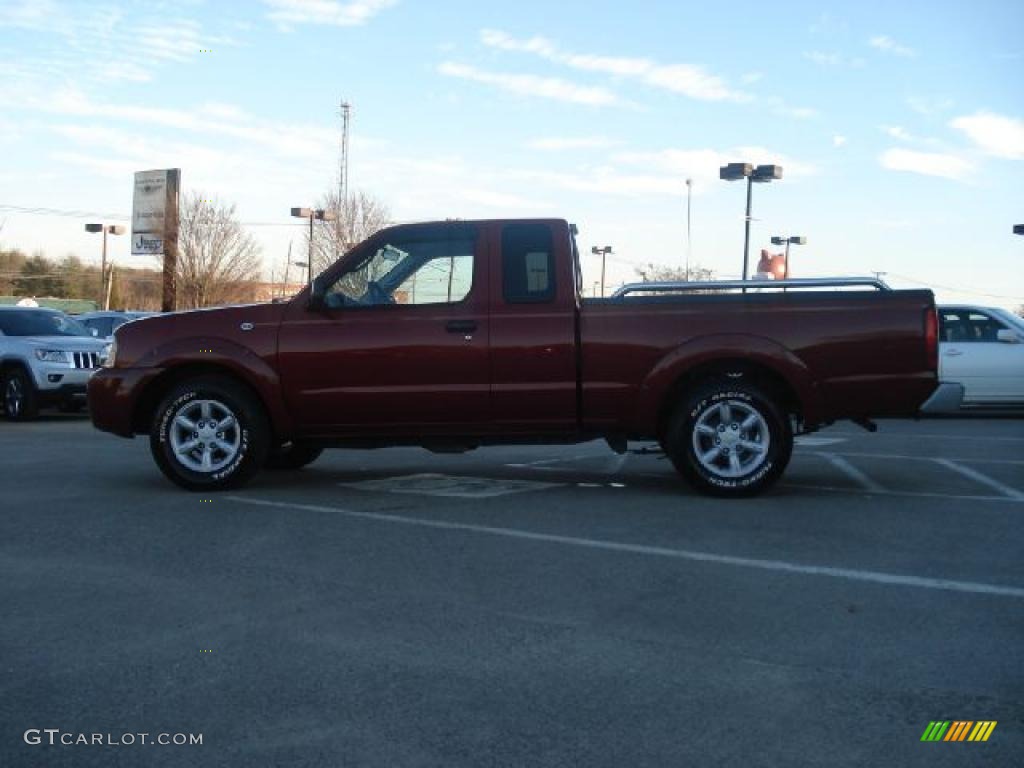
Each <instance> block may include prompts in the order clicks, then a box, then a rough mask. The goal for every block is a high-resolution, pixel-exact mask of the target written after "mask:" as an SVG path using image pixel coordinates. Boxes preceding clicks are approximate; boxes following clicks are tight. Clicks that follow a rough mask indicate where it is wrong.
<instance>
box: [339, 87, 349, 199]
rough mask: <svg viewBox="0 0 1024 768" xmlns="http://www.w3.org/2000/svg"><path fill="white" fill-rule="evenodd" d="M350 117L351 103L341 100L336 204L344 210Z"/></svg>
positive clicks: (346, 195) (346, 196)
mask: <svg viewBox="0 0 1024 768" xmlns="http://www.w3.org/2000/svg"><path fill="white" fill-rule="evenodd" d="M351 118H352V105H351V104H349V103H348V102H347V101H342V102H341V147H340V152H339V154H340V157H339V158H338V162H339V164H338V205H339V206H340V207H341V210H345V202H346V201H347V200H348V126H349V121H350V120H351Z"/></svg>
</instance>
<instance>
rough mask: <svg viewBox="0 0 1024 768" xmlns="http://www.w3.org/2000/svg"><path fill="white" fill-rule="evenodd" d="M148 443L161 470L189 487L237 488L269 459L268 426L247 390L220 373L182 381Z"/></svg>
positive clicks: (159, 413) (164, 406)
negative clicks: (219, 374)
mask: <svg viewBox="0 0 1024 768" xmlns="http://www.w3.org/2000/svg"><path fill="white" fill-rule="evenodd" d="M149 447H150V450H151V451H152V453H153V458H154V459H155V460H156V463H157V466H158V467H160V471H161V472H163V473H164V475H166V476H167V478H168V479H169V480H171V481H172V482H174V483H176V484H177V485H180V486H181V487H182V488H186V489H188V490H190V491H220V490H226V489H229V488H237V487H238V486H240V485H242V484H244V483H245V482H247V481H248V480H249V479H251V478H252V476H253V475H255V474H256V473H257V472H258V471H259V470H260V468H261V467H262V466H263V464H264V462H266V460H267V453H268V450H269V447H270V427H269V425H268V423H267V418H266V415H265V413H264V411H263V405H262V403H260V401H259V399H258V398H257V397H255V395H253V394H252V393H251V392H250V391H249V390H248V389H247V388H245V387H244V386H242V385H240V384H238V383H236V382H234V381H232V380H231V379H228V378H225V377H221V376H201V377H197V378H195V379H191V380H189V381H185V382H182V383H181V384H178V385H177V386H175V387H174V388H172V389H171V391H170V392H168V393H167V395H166V396H165V397H164V399H163V400H162V401H161V403H160V405H159V406H158V407H157V409H156V414H155V416H154V418H153V425H152V427H151V429H150V434H149Z"/></svg>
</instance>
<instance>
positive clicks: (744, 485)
mask: <svg viewBox="0 0 1024 768" xmlns="http://www.w3.org/2000/svg"><path fill="white" fill-rule="evenodd" d="M664 447H665V452H666V453H667V454H668V456H669V458H670V459H671V460H672V463H673V464H674V465H675V468H676V470H677V471H678V472H679V473H680V474H681V475H682V476H683V477H684V478H686V480H687V481H689V482H690V484H691V485H693V486H694V487H695V488H697V490H699V491H702V492H704V493H708V494H711V495H714V496H725V497H729V496H731V497H739V496H753V495H755V494H758V493H760V492H762V491H764V490H766V489H767V488H769V487H771V486H772V485H773V484H774V483H775V481H776V480H778V479H779V476H780V475H781V474H782V472H783V470H785V468H786V465H787V464H789V459H790V456H791V455H792V452H793V432H792V429H791V428H790V425H789V421H788V420H787V419H786V417H785V415H784V414H783V412H782V411H781V409H780V408H779V406H778V405H777V404H776V403H775V401H774V400H773V399H772V398H771V397H770V396H769V395H767V394H765V393H764V392H762V391H761V390H760V389H759V388H757V387H756V386H753V385H751V384H747V383H746V382H743V381H736V382H733V381H730V380H728V379H723V380H720V381H718V380H716V381H715V382H711V383H708V384H705V385H702V386H700V387H698V388H697V389H695V390H693V391H692V392H691V393H690V394H689V396H688V397H687V398H686V400H685V401H684V403H683V404H682V405H681V407H680V408H678V409H677V411H676V412H675V414H674V415H673V416H672V420H671V422H670V423H669V427H668V432H667V433H666V436H665V440H664Z"/></svg>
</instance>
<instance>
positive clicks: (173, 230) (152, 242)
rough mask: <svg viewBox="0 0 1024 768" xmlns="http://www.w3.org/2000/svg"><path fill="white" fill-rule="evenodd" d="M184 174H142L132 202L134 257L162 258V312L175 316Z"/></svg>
mask: <svg viewBox="0 0 1024 768" xmlns="http://www.w3.org/2000/svg"><path fill="white" fill-rule="evenodd" d="M180 187H181V170H180V169H179V168H170V169H167V170H161V171H139V172H138V173H136V174H135V193H134V195H133V198H132V255H133V256H143V255H147V256H163V257H164V279H163V300H162V303H161V309H162V310H163V311H164V312H173V311H174V308H175V303H176V290H175V288H176V286H175V274H176V272H177V266H178V222H179V217H178V196H179V192H180Z"/></svg>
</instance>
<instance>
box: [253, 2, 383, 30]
mask: <svg viewBox="0 0 1024 768" xmlns="http://www.w3.org/2000/svg"><path fill="white" fill-rule="evenodd" d="M396 2H397V0H353V2H348V3H340V2H337V1H336V0H264V4H265V5H266V6H268V7H269V9H270V10H269V12H268V13H267V17H268V18H269V19H271V20H272V21H276V22H277V23H278V24H279V25H281V26H284V27H287V26H288V25H290V24H328V25H331V26H335V27H358V26H361V25H362V24H365V23H366V22H367V21H369V20H370V19H372V18H373V17H374V16H376V15H377V14H378V13H380V12H381V11H383V10H386V9H388V8H390V7H392V6H393V5H395V3H396Z"/></svg>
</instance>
